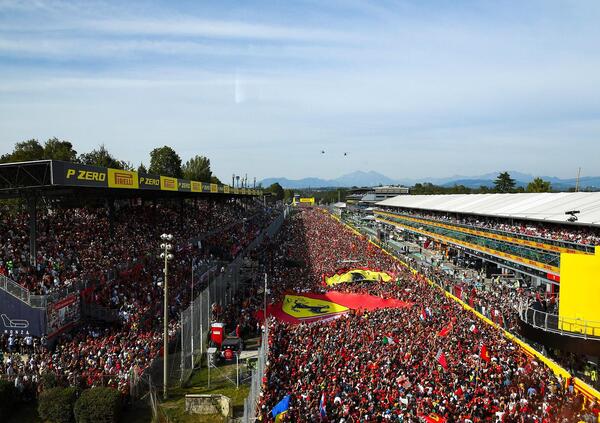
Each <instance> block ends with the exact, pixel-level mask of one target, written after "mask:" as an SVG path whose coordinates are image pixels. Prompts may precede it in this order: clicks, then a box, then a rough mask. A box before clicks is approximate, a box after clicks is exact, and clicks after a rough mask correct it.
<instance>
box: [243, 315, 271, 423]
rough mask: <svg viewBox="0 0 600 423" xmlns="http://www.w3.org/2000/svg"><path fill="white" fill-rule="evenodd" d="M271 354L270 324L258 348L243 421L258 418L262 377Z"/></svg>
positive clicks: (246, 422)
mask: <svg viewBox="0 0 600 423" xmlns="http://www.w3.org/2000/svg"><path fill="white" fill-rule="evenodd" d="M268 356H269V324H268V322H267V324H265V325H264V331H263V334H262V338H261V343H260V349H259V350H258V359H257V361H256V369H254V370H253V372H252V380H251V381H250V392H249V393H248V396H247V397H246V399H245V400H244V416H243V417H242V423H249V422H254V421H255V420H256V407H257V406H258V398H259V397H260V393H261V390H262V379H263V376H264V375H265V371H266V367H267V358H268Z"/></svg>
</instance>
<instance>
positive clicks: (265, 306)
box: [263, 272, 267, 327]
mask: <svg viewBox="0 0 600 423" xmlns="http://www.w3.org/2000/svg"><path fill="white" fill-rule="evenodd" d="M264 291H265V292H264V311H263V317H264V324H265V327H266V326H267V273H266V272H265V289H264Z"/></svg>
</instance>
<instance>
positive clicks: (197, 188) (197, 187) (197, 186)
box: [192, 181, 202, 192]
mask: <svg viewBox="0 0 600 423" xmlns="http://www.w3.org/2000/svg"><path fill="white" fill-rule="evenodd" d="M192 192H202V182H198V181H192Z"/></svg>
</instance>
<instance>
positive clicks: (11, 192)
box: [0, 160, 262, 198]
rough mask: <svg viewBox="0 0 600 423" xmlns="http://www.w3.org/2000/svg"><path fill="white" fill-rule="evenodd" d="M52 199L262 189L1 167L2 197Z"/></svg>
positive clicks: (44, 165) (39, 165)
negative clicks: (51, 197) (36, 196)
mask: <svg viewBox="0 0 600 423" xmlns="http://www.w3.org/2000/svg"><path fill="white" fill-rule="evenodd" d="M32 193H38V194H41V193H43V194H44V195H48V196H50V195H52V196H71V197H73V196H76V197H79V196H85V195H91V196H102V195H110V196H113V197H127V198H132V197H140V198H141V197H144V198H156V197H161V196H168V197H173V196H177V197H196V196H221V197H227V196H258V195H262V190H259V189H253V188H235V187H230V186H228V185H222V184H214V183H208V182H200V181H190V180H187V179H181V178H172V177H168V176H163V175H154V174H147V173H138V172H134V171H128V170H121V169H111V168H106V167H100V166H88V165H84V164H80V163H70V162H63V161H59V160H36V161H29V162H17V163H2V164H0V198H16V197H21V196H23V195H30V194H32Z"/></svg>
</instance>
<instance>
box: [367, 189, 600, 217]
mask: <svg viewBox="0 0 600 423" xmlns="http://www.w3.org/2000/svg"><path fill="white" fill-rule="evenodd" d="M377 205H379V206H388V207H403V208H407V209H421V210H434V211H441V212H450V213H467V214H478V215H483V216H494V217H508V218H513V219H529V220H538V221H540V220H541V221H549V222H559V223H567V224H568V223H569V222H567V218H568V217H569V216H568V215H565V212H567V211H571V210H578V211H579V212H580V213H579V214H577V222H576V223H577V224H583V225H600V192H557V193H538V194H528V193H520V194H449V195H398V196H397V197H394V198H389V199H387V200H384V201H381V202H379V203H377Z"/></svg>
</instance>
